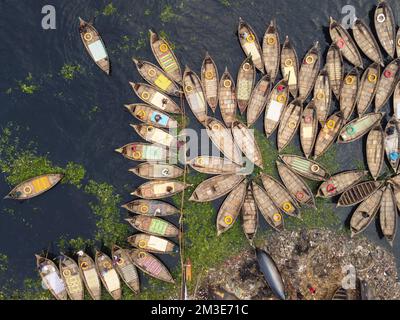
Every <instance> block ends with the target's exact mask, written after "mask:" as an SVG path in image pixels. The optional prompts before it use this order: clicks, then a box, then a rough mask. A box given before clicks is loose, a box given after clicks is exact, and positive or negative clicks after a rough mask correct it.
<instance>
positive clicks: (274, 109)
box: [264, 79, 289, 138]
mask: <svg viewBox="0 0 400 320" xmlns="http://www.w3.org/2000/svg"><path fill="white" fill-rule="evenodd" d="M288 100H289V86H288V82H287V81H286V80H285V79H283V80H281V81H279V82H278V83H277V84H276V86H275V87H274V89H272V91H271V93H270V94H269V97H268V100H267V104H266V106H265V117H264V130H265V133H266V135H267V137H268V138H269V137H270V136H271V135H272V133H273V132H274V131H275V130H276V128H277V127H278V124H279V122H280V120H281V116H282V112H283V110H284V109H285V107H286V105H287V103H288Z"/></svg>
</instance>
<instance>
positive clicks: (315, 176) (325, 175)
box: [279, 154, 330, 181]
mask: <svg viewBox="0 0 400 320" xmlns="http://www.w3.org/2000/svg"><path fill="white" fill-rule="evenodd" d="M279 157H280V158H281V160H282V161H283V162H284V163H285V164H286V165H287V166H288V167H289V168H290V169H292V170H293V171H294V172H296V173H297V174H299V175H300V176H302V177H304V178H306V179H309V180H313V181H325V180H327V179H329V177H330V174H329V172H328V170H327V169H325V168H324V167H323V166H321V165H320V164H319V163H317V162H315V161H312V160H309V159H306V158H303V157H299V156H293V155H288V154H285V155H280V156H279Z"/></svg>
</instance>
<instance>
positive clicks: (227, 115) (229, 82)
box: [219, 68, 237, 128]
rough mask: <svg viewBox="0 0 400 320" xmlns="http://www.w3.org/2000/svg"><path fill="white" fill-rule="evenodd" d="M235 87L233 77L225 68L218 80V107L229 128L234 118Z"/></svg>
mask: <svg viewBox="0 0 400 320" xmlns="http://www.w3.org/2000/svg"><path fill="white" fill-rule="evenodd" d="M236 104H237V101H236V89H235V83H234V82H233V78H232V76H231V74H230V73H229V71H228V68H225V72H224V73H223V75H222V77H221V81H220V82H219V109H220V110H221V115H222V119H223V120H224V123H225V125H226V126H227V127H228V128H230V127H231V126H232V123H233V121H235V119H236Z"/></svg>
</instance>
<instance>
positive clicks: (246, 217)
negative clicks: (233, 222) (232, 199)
mask: <svg viewBox="0 0 400 320" xmlns="http://www.w3.org/2000/svg"><path fill="white" fill-rule="evenodd" d="M241 214H242V228H243V232H244V235H245V236H246V238H247V240H248V241H249V242H250V244H253V240H254V238H255V236H256V233H257V229H258V212H257V205H256V202H255V200H254V196H253V190H252V188H251V185H249V186H248V187H247V193H246V197H245V198H244V202H243V206H242V210H241Z"/></svg>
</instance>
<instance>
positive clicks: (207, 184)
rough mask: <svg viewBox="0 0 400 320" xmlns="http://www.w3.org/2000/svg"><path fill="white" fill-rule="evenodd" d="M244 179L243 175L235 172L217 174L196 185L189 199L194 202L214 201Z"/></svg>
mask: <svg viewBox="0 0 400 320" xmlns="http://www.w3.org/2000/svg"><path fill="white" fill-rule="evenodd" d="M244 179H245V176H241V175H236V174H229V175H219V176H215V177H212V178H209V179H207V180H206V181H203V182H202V183H200V184H199V185H198V186H197V188H196V189H195V190H194V191H193V193H192V196H191V197H190V199H189V200H190V201H195V202H211V201H214V200H216V199H218V198H221V197H222V196H224V195H226V194H227V193H228V192H230V191H232V190H233V189H234V188H235V187H236V186H238V185H239V183H241V182H242V181H243V180H244Z"/></svg>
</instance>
